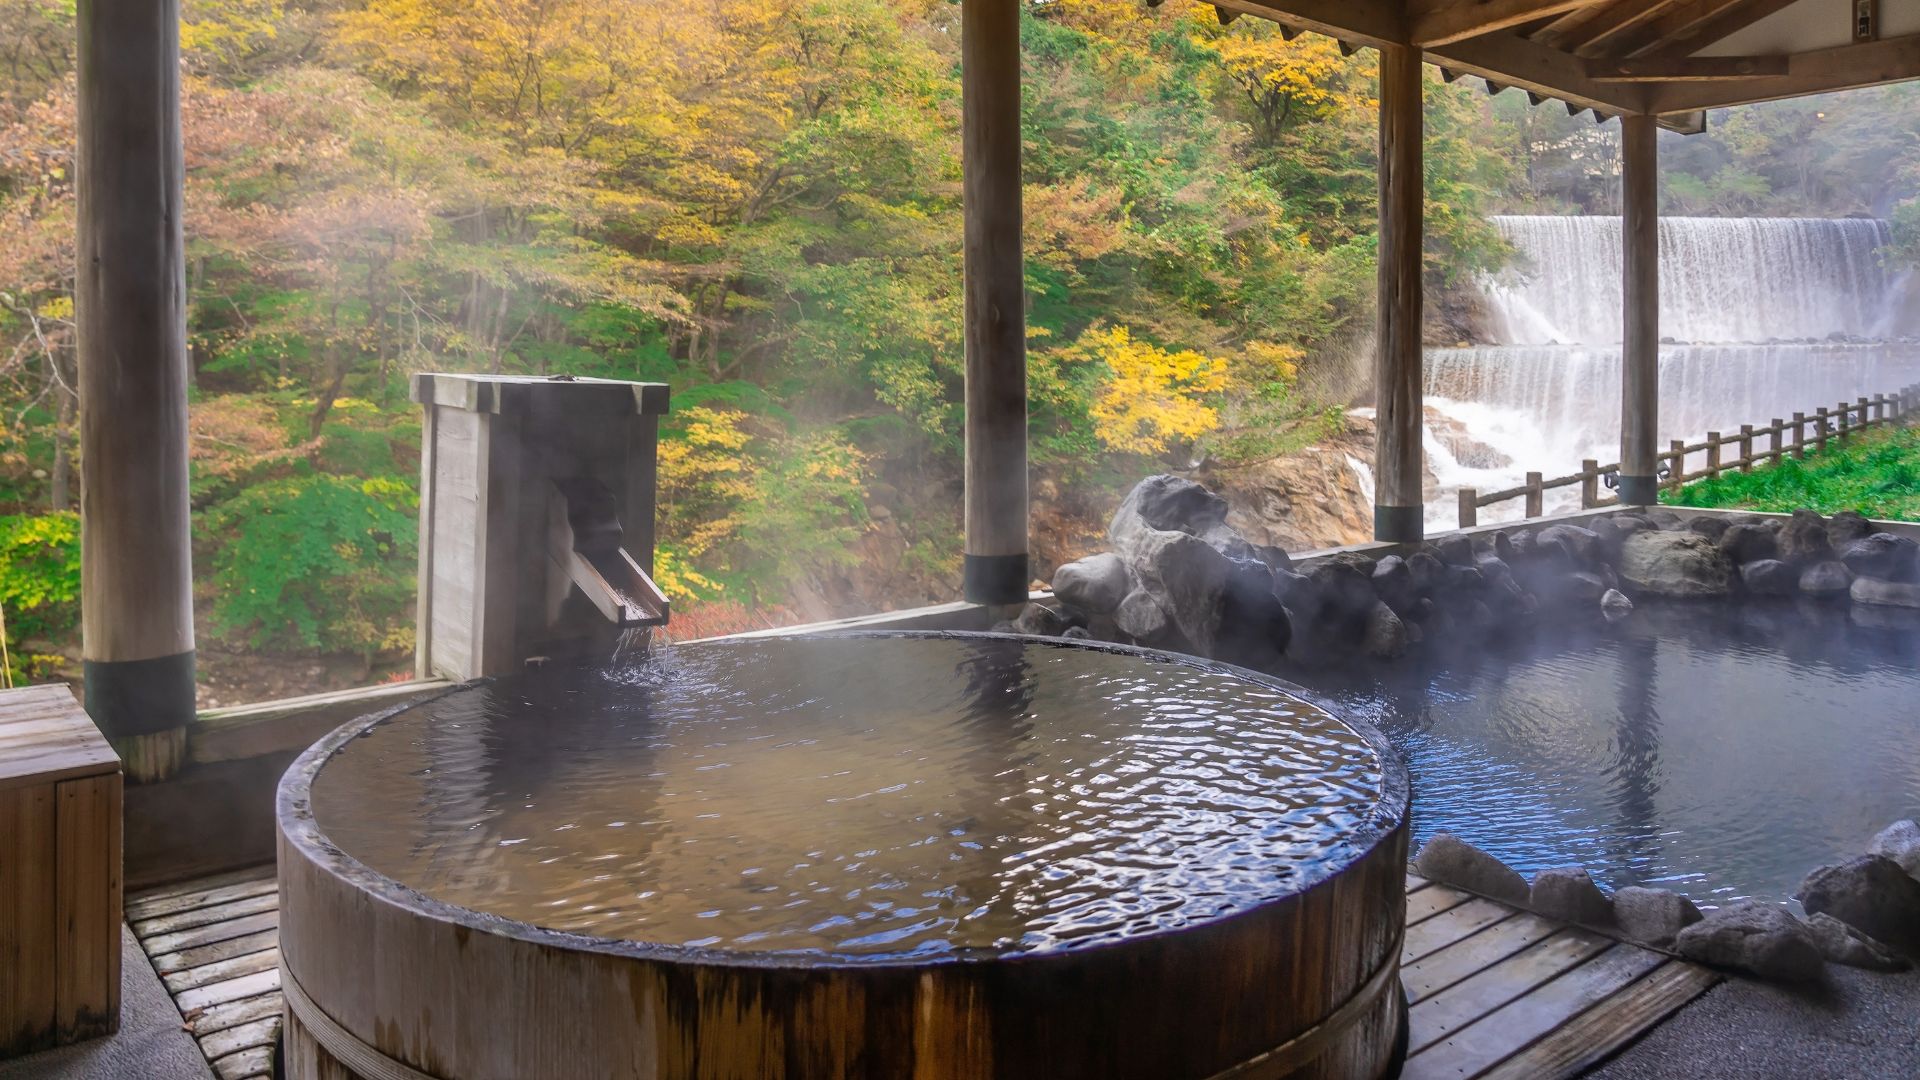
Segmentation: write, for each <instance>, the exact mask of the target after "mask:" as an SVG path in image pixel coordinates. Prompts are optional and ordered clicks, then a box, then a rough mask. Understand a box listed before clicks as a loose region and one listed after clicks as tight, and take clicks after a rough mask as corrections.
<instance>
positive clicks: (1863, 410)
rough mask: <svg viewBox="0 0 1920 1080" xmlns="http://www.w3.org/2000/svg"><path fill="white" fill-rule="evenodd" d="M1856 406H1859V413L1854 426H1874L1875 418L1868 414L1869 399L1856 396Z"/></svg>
mask: <svg viewBox="0 0 1920 1080" xmlns="http://www.w3.org/2000/svg"><path fill="white" fill-rule="evenodd" d="M1854 406H1855V407H1856V408H1857V410H1858V412H1859V415H1858V416H1857V417H1855V418H1854V425H1853V426H1854V427H1857V428H1866V427H1870V426H1872V424H1873V418H1872V417H1870V416H1869V415H1868V414H1867V409H1868V405H1867V399H1866V398H1864V397H1861V398H1856V399H1855V400H1854Z"/></svg>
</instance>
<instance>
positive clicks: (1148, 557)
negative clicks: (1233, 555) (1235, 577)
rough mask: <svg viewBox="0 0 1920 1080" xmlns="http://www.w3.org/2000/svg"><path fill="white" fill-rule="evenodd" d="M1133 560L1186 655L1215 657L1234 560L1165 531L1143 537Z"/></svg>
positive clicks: (1195, 539)
mask: <svg viewBox="0 0 1920 1080" xmlns="http://www.w3.org/2000/svg"><path fill="white" fill-rule="evenodd" d="M1195 486H1198V485H1195ZM1203 490H1204V489H1203ZM1131 562H1132V568H1133V574H1134V577H1135V578H1136V579H1137V580H1138V581H1139V583H1140V585H1139V587H1140V589H1141V590H1143V591H1145V592H1147V593H1148V594H1150V595H1151V596H1152V597H1153V598H1154V600H1156V601H1158V603H1159V606H1160V609H1161V610H1162V611H1164V612H1166V614H1167V618H1168V620H1169V621H1170V622H1171V623H1172V624H1173V627H1174V628H1175V629H1177V630H1178V631H1179V632H1180V636H1181V638H1182V639H1184V642H1185V644H1186V646H1187V647H1186V648H1185V649H1184V650H1183V651H1186V652H1192V653H1195V654H1197V655H1200V656H1212V655H1213V646H1214V642H1215V640H1216V638H1217V636H1218V634H1219V630H1220V619H1221V616H1222V614H1223V613H1224V609H1225V604H1224V600H1225V598H1226V590H1227V578H1228V577H1229V575H1230V574H1231V573H1232V571H1233V564H1232V562H1231V561H1229V560H1228V558H1227V557H1226V556H1225V555H1222V554H1220V553H1219V552H1218V551H1216V550H1214V549H1213V547H1212V546H1210V545H1209V544H1207V542H1206V541H1204V540H1201V539H1200V538H1198V537H1196V536H1190V535H1188V534H1186V533H1178V532H1162V531H1152V532H1148V533H1146V534H1145V535H1143V536H1142V537H1140V538H1139V539H1138V540H1137V541H1136V543H1135V545H1134V548H1133V556H1132V560H1131Z"/></svg>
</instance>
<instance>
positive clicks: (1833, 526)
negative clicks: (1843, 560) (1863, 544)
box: [1827, 510, 1878, 551]
mask: <svg viewBox="0 0 1920 1080" xmlns="http://www.w3.org/2000/svg"><path fill="white" fill-rule="evenodd" d="M1877 531H1878V530H1876V529H1875V528H1874V527H1873V522H1871V521H1868V520H1867V519H1866V517H1865V516H1864V515H1862V514H1861V513H1860V511H1858V510H1842V511H1840V512H1839V513H1837V514H1835V515H1833V516H1832V517H1830V518H1828V519H1827V543H1829V544H1832V545H1833V548H1834V550H1836V551H1838V550H1840V549H1842V548H1845V547H1846V546H1847V545H1848V544H1850V543H1852V542H1853V541H1855V540H1859V539H1861V538H1862V537H1866V536H1872V535H1873V534H1874V533H1875V532H1877Z"/></svg>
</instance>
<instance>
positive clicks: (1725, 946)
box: [1673, 900, 1826, 982]
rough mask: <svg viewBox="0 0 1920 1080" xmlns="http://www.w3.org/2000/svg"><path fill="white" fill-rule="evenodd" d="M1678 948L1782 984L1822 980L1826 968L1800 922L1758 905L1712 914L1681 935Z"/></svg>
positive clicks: (1731, 907)
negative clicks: (1821, 976) (1820, 978)
mask: <svg viewBox="0 0 1920 1080" xmlns="http://www.w3.org/2000/svg"><path fill="white" fill-rule="evenodd" d="M1673 947H1674V951H1675V952H1678V953H1679V954H1680V955H1681V956H1684V957H1686V958H1687V959H1689V960H1697V961H1699V962H1701V963H1703V964H1712V965H1714V966H1716V967H1724V968H1733V969H1734V970H1736V971H1744V972H1747V973H1749V974H1752V975H1758V976H1760V977H1761V978H1763V979H1778V980H1780V981H1782V982H1806V981H1809V980H1812V979H1817V978H1819V977H1820V974H1821V972H1822V971H1823V970H1824V969H1825V967H1826V961H1825V959H1824V958H1823V957H1822V956H1821V955H1820V946H1819V945H1817V944H1815V943H1814V940H1813V935H1812V934H1810V933H1808V932H1807V928H1806V927H1805V926H1803V925H1802V924H1801V922H1800V920H1798V919H1796V918H1794V917H1793V916H1792V915H1791V914H1788V912H1787V911H1786V909H1784V908H1779V907H1775V906H1774V905H1772V904H1763V903H1760V902H1759V901H1757V900H1741V901H1739V902H1737V903H1733V904H1729V905H1727V906H1726V907H1723V908H1720V909H1718V910H1717V911H1713V912H1711V913H1709V914H1708V915H1707V917H1706V918H1704V919H1702V920H1700V921H1699V922H1697V923H1694V924H1693V925H1692V926H1689V927H1687V928H1686V929H1684V930H1682V931H1680V933H1679V934H1678V935H1676V936H1675V937H1674V939H1673Z"/></svg>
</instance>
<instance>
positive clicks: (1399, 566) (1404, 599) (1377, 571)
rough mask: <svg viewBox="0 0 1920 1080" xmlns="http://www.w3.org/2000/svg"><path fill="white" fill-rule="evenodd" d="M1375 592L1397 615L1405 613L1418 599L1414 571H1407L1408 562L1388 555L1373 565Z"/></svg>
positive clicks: (1396, 556)
mask: <svg viewBox="0 0 1920 1080" xmlns="http://www.w3.org/2000/svg"><path fill="white" fill-rule="evenodd" d="M1373 592H1374V595H1375V596H1378V597H1379V598H1380V599H1381V600H1383V601H1385V602H1386V605H1387V606H1388V607H1390V608H1392V609H1393V610H1394V611H1395V612H1396V613H1404V612H1406V611H1407V610H1409V609H1410V608H1411V607H1412V606H1413V602H1414V601H1415V600H1416V599H1418V596H1417V594H1416V593H1415V591H1414V588H1413V571H1411V570H1409V569H1407V560H1405V559H1403V558H1401V557H1400V556H1398V555H1388V556H1386V557H1385V558H1383V559H1381V560H1380V561H1379V562H1377V563H1374V564H1373Z"/></svg>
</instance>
